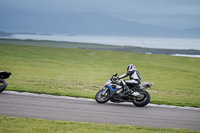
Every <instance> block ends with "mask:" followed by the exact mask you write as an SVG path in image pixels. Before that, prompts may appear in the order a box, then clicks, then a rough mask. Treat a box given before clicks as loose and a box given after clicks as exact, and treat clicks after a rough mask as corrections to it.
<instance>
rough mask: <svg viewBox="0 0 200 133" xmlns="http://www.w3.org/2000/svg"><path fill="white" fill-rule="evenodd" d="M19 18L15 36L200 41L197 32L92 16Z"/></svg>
mask: <svg viewBox="0 0 200 133" xmlns="http://www.w3.org/2000/svg"><path fill="white" fill-rule="evenodd" d="M34 17H35V18H34ZM133 17H134V16H133ZM22 18H23V19H17V21H16V22H15V24H13V25H10V26H9V28H10V29H12V31H15V32H16V33H20V32H21V33H37V34H38V33H39V34H44V33H49V34H68V35H102V36H135V37H168V38H200V28H193V29H187V30H176V29H171V28H166V27H160V26H154V25H148V24H143V23H139V22H136V21H131V20H125V19H121V18H119V17H115V16H111V15H107V14H104V13H96V12H82V13H78V12H77V13H75V12H72V13H63V14H61V13H57V14H56V13H52V14H45V16H43V15H42V14H37V15H34V14H26V16H24V17H22ZM36 18H37V19H38V18H39V19H40V21H34V23H33V22H32V20H36ZM44 18H45V19H44ZM16 25H17V26H16ZM0 30H1V29H0ZM5 35H9V34H7V33H5V32H2V33H1V34H0V36H5Z"/></svg>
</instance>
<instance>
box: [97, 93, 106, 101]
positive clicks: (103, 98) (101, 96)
mask: <svg viewBox="0 0 200 133" xmlns="http://www.w3.org/2000/svg"><path fill="white" fill-rule="evenodd" d="M107 98H108V93H107V92H106V93H105V94H104V95H102V93H99V95H98V100H99V101H105V100H106V99H107Z"/></svg>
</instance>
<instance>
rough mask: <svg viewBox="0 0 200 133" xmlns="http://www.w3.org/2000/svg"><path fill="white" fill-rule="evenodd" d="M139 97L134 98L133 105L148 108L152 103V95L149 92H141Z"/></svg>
mask: <svg viewBox="0 0 200 133" xmlns="http://www.w3.org/2000/svg"><path fill="white" fill-rule="evenodd" d="M139 93H140V95H139V96H138V97H134V99H133V104H134V105H135V106H137V107H143V106H146V105H147V104H148V103H149V102H150V95H149V93H148V92H147V91H140V92H139Z"/></svg>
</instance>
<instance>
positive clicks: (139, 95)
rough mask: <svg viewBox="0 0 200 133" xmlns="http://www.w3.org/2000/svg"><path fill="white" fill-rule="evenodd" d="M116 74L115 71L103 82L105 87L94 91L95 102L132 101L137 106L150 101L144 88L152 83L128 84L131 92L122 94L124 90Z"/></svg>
mask: <svg viewBox="0 0 200 133" xmlns="http://www.w3.org/2000/svg"><path fill="white" fill-rule="evenodd" d="M117 75H118V74H117V73H115V74H114V75H113V76H112V77H111V78H110V79H108V80H107V81H106V82H105V85H104V86H105V88H103V89H102V90H100V91H98V92H97V93H96V96H95V100H96V102H98V103H106V102H108V101H109V100H110V101H111V102H115V103H120V102H133V104H134V105H135V106H137V107H143V106H146V105H147V104H148V103H149V102H150V94H149V93H148V92H147V91H145V89H147V88H150V87H151V86H153V85H154V83H152V82H141V83H140V84H139V86H128V87H129V88H130V89H131V90H132V91H131V93H128V94H124V93H123V92H124V91H125V90H124V89H123V87H122V86H121V85H120V80H119V79H117V78H116V77H117ZM122 94H123V95H122Z"/></svg>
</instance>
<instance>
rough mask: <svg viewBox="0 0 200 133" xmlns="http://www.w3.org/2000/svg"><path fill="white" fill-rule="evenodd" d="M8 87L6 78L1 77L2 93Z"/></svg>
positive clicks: (0, 88) (0, 89) (0, 87)
mask: <svg viewBox="0 0 200 133" xmlns="http://www.w3.org/2000/svg"><path fill="white" fill-rule="evenodd" d="M6 87H7V83H6V81H5V80H4V79H0V93H1V92H2V91H4V90H5V89H6Z"/></svg>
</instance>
